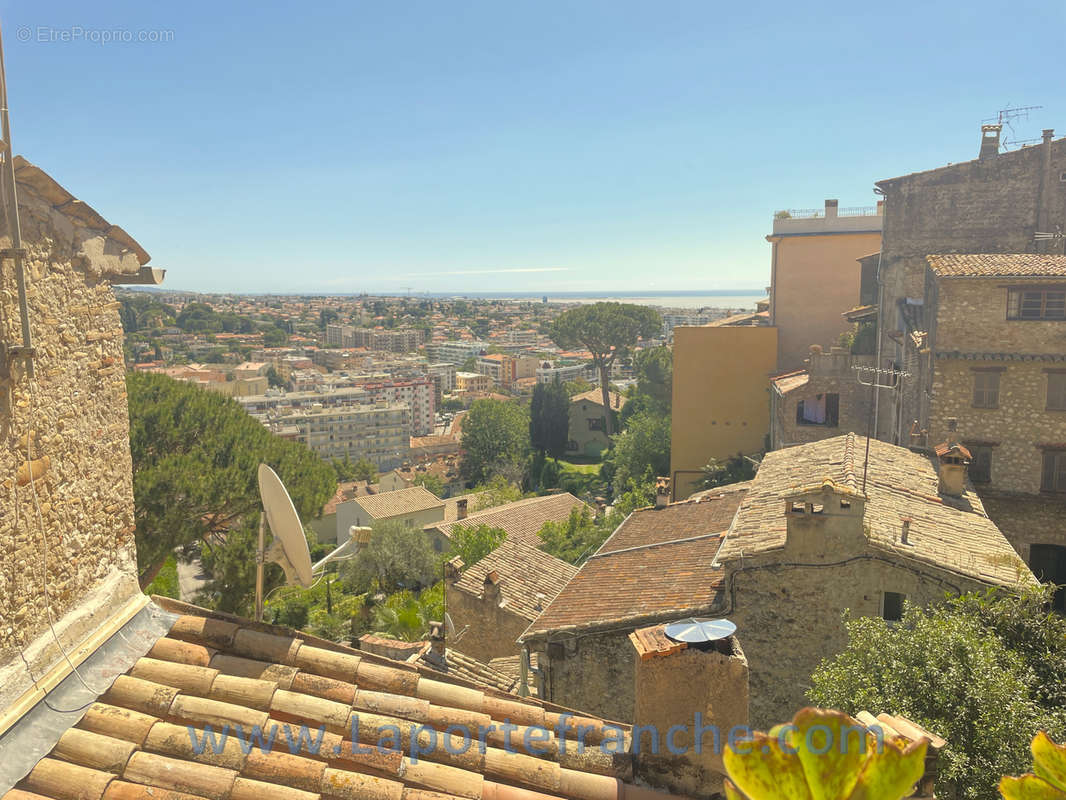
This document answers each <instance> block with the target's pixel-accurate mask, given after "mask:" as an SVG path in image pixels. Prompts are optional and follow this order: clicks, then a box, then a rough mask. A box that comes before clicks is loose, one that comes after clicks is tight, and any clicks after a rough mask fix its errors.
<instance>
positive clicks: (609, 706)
mask: <svg viewBox="0 0 1066 800" xmlns="http://www.w3.org/2000/svg"><path fill="white" fill-rule="evenodd" d="M633 630H634V627H628V628H620V629H615V630H610V631H603V632H596V633H582V634H574V635H568V634H558V635H555V636H553V639H552V641H551V642H550V643H548V644H547V645H545V643H544V642H542V641H538V642H537V643H536V644H535V645H533V646H534V647H536V648H537V649H538V652H539V654H540V661H539V664H540V668H541V669H542V670H544V682H545V692H544V699H545V700H550V701H551V702H553V703H558V704H559V705H563V706H567V707H569V708H578V709H581V711H582V712H584V713H587V714H592V715H594V716H598V717H603V718H604V719H609V720H613V721H615V722H627V723H629V722H632V721H633V708H634V694H633V676H634V672H633V669H634V656H633V646H632V644H631V643H630V641H629V634H630V633H632V632H633ZM540 648H545V649H540Z"/></svg>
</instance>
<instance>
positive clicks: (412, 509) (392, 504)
mask: <svg viewBox="0 0 1066 800" xmlns="http://www.w3.org/2000/svg"><path fill="white" fill-rule="evenodd" d="M355 502H356V503H358V504H359V505H360V506H362V507H363V508H364V509H365V510H366V512H367V513H368V514H370V515H371V516H372V517H373V518H374V519H388V518H389V517H398V516H400V515H402V514H413V513H416V512H419V511H426V510H427V509H430V508H438V507H440V508H443V506H444V502H443V501H442V500H441V499H440V498H439V497H437V496H436V495H435V494H433V492H430V491H429V490H427V489H426V488H425V487H423V486H409V487H408V488H406V489H397V490H396V491H394V492H380V493H379V494H373V495H367V496H366V497H357V498H356V499H355Z"/></svg>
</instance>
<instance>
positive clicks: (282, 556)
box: [255, 464, 371, 622]
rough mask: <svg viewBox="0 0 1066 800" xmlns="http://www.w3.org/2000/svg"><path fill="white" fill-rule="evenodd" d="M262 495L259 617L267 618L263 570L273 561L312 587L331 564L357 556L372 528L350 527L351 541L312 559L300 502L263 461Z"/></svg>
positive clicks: (295, 582) (292, 581)
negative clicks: (268, 541)
mask: <svg viewBox="0 0 1066 800" xmlns="http://www.w3.org/2000/svg"><path fill="white" fill-rule="evenodd" d="M258 477H259V497H260V498H261V499H262V501H263V510H262V512H261V513H260V514H259V546H258V547H257V548H256V552H255V621H256V622H262V621H263V571H264V569H265V567H266V562H267V561H272V562H274V563H275V564H277V565H278V566H280V567H281V568H282V569H283V570H284V571H285V583H286V584H288V585H289V586H300V587H302V588H304V589H309V588H310V587H311V584H312V583H313V582H314V579H315V577H316V576H321V575H322V573H323V572H324V571H325V568H326V566H327V565H328V564H330V563H332V562H334V561H347V560H348V559H351V558H354V557H355V556H356V555H357V554H358V552H359V550H361V549H362V548H363V547H364V546H366V544H367V543H368V542H369V541H370V534H371V531H370V528H357V527H356V526H354V525H353V526H352V527H351V528H349V529H348V541H346V542H344V543H343V544H341V545H340V546H338V547H336V548H335V549H334V550H333V551H332V552H331V553H330V554H329V555H327V556H326V557H325V558H323V559H322V560H321V561H317V562H315V563H314V564H312V563H311V552H310V550H308V548H307V537H306V536H305V535H304V526H303V523H302V522H300V515H299V514H297V513H296V506H294V505H293V504H292V498H291V497H290V496H289V492H288V490H287V489H286V488H285V484H284V483H282V482H281V478H279V477H278V474H277V473H276V472H274V470H272V469H271V468H270V467H269V466H267V465H266V464H260V465H259V476H258ZM268 523H269V525H270V534H271V536H272V538H273V541H272V542H271V544H270V547H269V548H268V547H266V525H267V524H268Z"/></svg>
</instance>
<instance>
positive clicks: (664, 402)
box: [622, 347, 674, 417]
mask: <svg viewBox="0 0 1066 800" xmlns="http://www.w3.org/2000/svg"><path fill="white" fill-rule="evenodd" d="M633 372H634V374H635V375H636V378H637V385H636V392H634V397H635V398H641V399H643V400H644V401H645V402H644V406H645V407H646V408H648V409H651V410H654V411H657V412H658V413H660V414H669V413H670V407H671V403H672V402H673V389H674V351H673V350H672V349H670V348H669V347H649V348H645V349H643V350H637V351H636V352H635V353H634V354H633ZM631 405H634V406H635V405H639V404H634V403H632V402H630V403H627V404H626V408H623V409H622V416H623V417H626V416H630V415H631V414H632V413H635V412H636V411H639V410H640V409H639V408H634V410H633V411H632V412H629V406H631ZM627 412H629V413H628V414H627Z"/></svg>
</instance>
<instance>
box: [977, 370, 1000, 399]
mask: <svg viewBox="0 0 1066 800" xmlns="http://www.w3.org/2000/svg"><path fill="white" fill-rule="evenodd" d="M999 374H1000V370H998V369H996V370H974V373H973V407H974V408H999Z"/></svg>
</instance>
